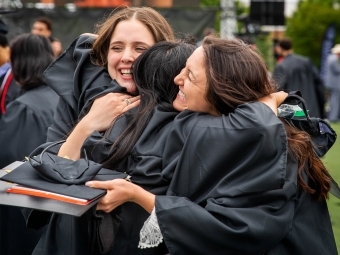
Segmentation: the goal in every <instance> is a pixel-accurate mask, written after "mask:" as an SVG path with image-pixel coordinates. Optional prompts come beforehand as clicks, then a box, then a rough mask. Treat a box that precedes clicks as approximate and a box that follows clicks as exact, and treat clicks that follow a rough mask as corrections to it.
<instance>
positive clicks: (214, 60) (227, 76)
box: [202, 37, 330, 199]
mask: <svg viewBox="0 0 340 255" xmlns="http://www.w3.org/2000/svg"><path fill="white" fill-rule="evenodd" d="M202 47H203V49H204V64H205V70H206V77H207V85H208V86H207V87H208V88H207V94H206V99H207V100H208V101H209V102H210V103H212V104H213V105H214V107H215V108H216V110H217V111H218V112H219V113H220V114H225V115H228V114H229V113H230V112H232V111H234V109H235V108H236V107H237V106H238V105H240V104H243V103H247V102H254V101H257V100H258V99H259V98H261V97H264V96H267V95H269V94H271V93H273V92H276V91H277V88H278V87H277V85H276V84H275V83H274V81H273V80H272V79H271V78H270V77H269V75H268V71H267V67H266V65H265V62H264V60H263V59H262V57H261V56H260V55H259V54H258V53H257V52H256V51H254V50H253V49H251V48H250V47H249V45H246V44H245V43H243V42H242V41H240V40H236V39H235V40H224V39H219V38H213V37H205V39H204V41H203V44H202ZM281 121H282V122H283V124H284V126H285V129H286V133H287V139H288V144H289V153H290V155H291V156H292V157H293V158H295V159H296V160H297V162H298V168H299V170H298V183H299V186H300V187H301V188H302V189H303V190H304V191H306V192H308V193H311V194H313V195H314V196H315V197H316V198H317V199H323V198H327V197H328V192H329V190H330V182H329V181H330V179H329V177H328V175H327V169H326V167H325V166H324V164H323V163H322V161H321V160H320V158H319V157H318V156H317V155H316V154H315V152H314V150H313V146H312V142H311V138H310V136H309V135H308V134H307V133H306V132H304V131H300V130H298V129H296V128H295V127H292V126H291V125H289V124H288V123H287V122H286V121H284V120H283V119H281ZM304 173H305V174H307V175H308V176H309V177H310V179H311V180H312V183H311V184H307V183H306V181H305V180H304V178H303V175H304Z"/></svg>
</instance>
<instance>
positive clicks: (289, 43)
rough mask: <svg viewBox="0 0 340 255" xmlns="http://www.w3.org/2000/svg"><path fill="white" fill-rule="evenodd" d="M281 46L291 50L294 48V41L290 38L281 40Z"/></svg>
mask: <svg viewBox="0 0 340 255" xmlns="http://www.w3.org/2000/svg"><path fill="white" fill-rule="evenodd" d="M279 46H280V47H281V48H282V49H284V50H291V49H292V48H293V42H292V41H291V40H290V39H288V38H285V39H282V40H280V41H279Z"/></svg>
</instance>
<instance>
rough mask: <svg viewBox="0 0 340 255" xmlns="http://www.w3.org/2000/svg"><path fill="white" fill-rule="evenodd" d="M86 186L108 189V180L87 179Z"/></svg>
mask: <svg viewBox="0 0 340 255" xmlns="http://www.w3.org/2000/svg"><path fill="white" fill-rule="evenodd" d="M85 185H86V186H88V187H91V188H95V189H106V190H109V189H110V182H109V181H88V182H86V183H85Z"/></svg>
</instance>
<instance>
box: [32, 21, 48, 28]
mask: <svg viewBox="0 0 340 255" xmlns="http://www.w3.org/2000/svg"><path fill="white" fill-rule="evenodd" d="M33 26H34V27H39V28H44V29H47V25H46V24H45V23H44V22H40V21H36V22H34V23H33Z"/></svg>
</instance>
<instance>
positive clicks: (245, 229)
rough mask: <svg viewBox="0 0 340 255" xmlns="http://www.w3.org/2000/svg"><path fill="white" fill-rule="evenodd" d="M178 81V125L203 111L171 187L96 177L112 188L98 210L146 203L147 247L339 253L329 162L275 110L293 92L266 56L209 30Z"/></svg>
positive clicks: (196, 251) (198, 251)
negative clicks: (282, 87)
mask: <svg viewBox="0 0 340 255" xmlns="http://www.w3.org/2000/svg"><path fill="white" fill-rule="evenodd" d="M175 83H176V84H177V85H178V86H179V92H178V94H177V97H176V99H175V100H174V102H173V106H174V107H175V109H177V110H178V111H183V112H181V113H180V114H179V115H178V116H177V118H176V119H175V120H174V125H176V120H177V119H181V118H182V117H183V116H186V117H187V121H188V122H187V123H190V122H192V119H190V116H189V117H188V115H187V114H188V112H189V113H190V112H191V111H197V112H202V113H205V114H200V115H196V114H195V113H193V112H191V113H192V114H193V115H191V117H193V116H195V118H196V119H195V124H194V125H192V128H191V129H190V132H189V133H188V134H187V138H186V142H185V143H184V146H183V149H182V151H181V154H180V157H179V158H178V161H177V165H176V168H175V171H174V173H173V176H172V178H171V182H170V184H169V188H168V190H167V192H166V195H155V194H152V193H151V192H148V191H147V189H145V188H143V187H140V186H139V185H138V182H135V181H134V175H133V173H132V178H131V180H132V183H131V182H127V181H125V180H121V179H116V180H111V181H106V182H98V181H91V182H88V183H87V185H88V186H90V187H94V188H101V189H106V190H107V194H106V196H105V197H103V198H102V199H101V200H100V201H99V203H98V205H97V210H103V211H105V212H110V211H112V210H113V209H114V208H116V207H117V206H119V205H121V204H125V203H127V202H128V203H131V202H133V203H136V204H138V205H140V206H141V207H142V208H144V209H145V211H147V212H148V213H150V214H151V215H150V217H149V218H148V220H147V221H146V223H145V225H144V227H143V229H142V230H141V239H140V247H141V248H145V249H149V248H150V247H155V246H157V245H160V244H163V243H165V244H166V247H167V249H168V252H169V254H259V255H260V254H270V255H272V254H280V255H281V254H287V255H291V254H302V255H304V254H305V255H307V254H308V255H309V254H332V255H335V254H337V249H336V245H335V240H334V235H333V231H332V225H331V222H330V217H329V212H328V209H327V204H326V198H327V197H328V192H329V190H330V183H329V181H330V180H329V177H328V175H327V170H326V168H325V166H324V165H323V163H322V161H321V160H320V159H319V158H318V157H317V156H316V154H315V152H314V151H313V147H312V143H311V139H310V137H309V135H308V134H307V133H305V132H303V131H299V130H296V129H295V128H293V127H291V126H289V125H288V124H286V122H285V121H284V120H283V119H279V118H278V117H277V116H276V113H277V110H276V108H277V105H279V104H280V103H281V102H283V100H284V99H285V97H286V95H287V94H286V93H284V92H281V93H280V92H279V93H275V92H276V90H277V89H276V86H275V85H274V83H273V82H272V81H271V80H270V78H269V77H268V73H267V70H266V66H265V64H264V61H263V60H262V58H261V57H260V56H259V55H258V54H257V53H256V52H254V51H253V50H252V49H251V48H250V47H249V46H247V45H245V44H244V43H242V42H240V41H237V40H223V39H217V38H211V37H206V38H205V40H204V41H203V45H202V46H201V47H199V48H197V49H196V50H195V52H194V53H193V54H192V55H191V56H190V57H189V59H188V60H187V62H186V66H185V68H184V69H183V70H182V71H181V73H180V74H179V75H178V76H176V78H175ZM268 106H269V107H268ZM188 110H191V111H188ZM181 125H184V124H183V123H182V124H181ZM181 127H182V126H179V127H178V128H181ZM150 169H152V167H151V168H150ZM320 226H321V227H320Z"/></svg>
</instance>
